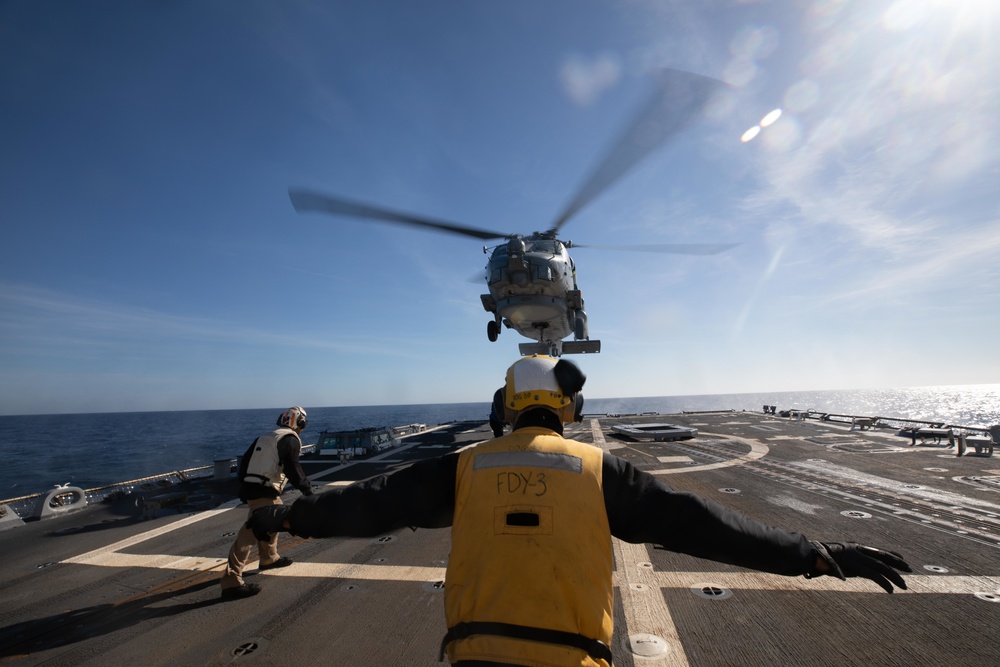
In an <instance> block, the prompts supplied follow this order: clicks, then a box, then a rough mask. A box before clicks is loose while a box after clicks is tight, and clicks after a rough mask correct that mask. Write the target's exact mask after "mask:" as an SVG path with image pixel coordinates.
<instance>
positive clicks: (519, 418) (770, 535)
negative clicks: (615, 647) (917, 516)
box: [249, 355, 910, 667]
mask: <svg viewBox="0 0 1000 667" xmlns="http://www.w3.org/2000/svg"><path fill="white" fill-rule="evenodd" d="M584 381H585V377H584V375H583V373H581V372H580V370H579V369H578V368H577V367H576V366H575V365H574V364H572V363H571V362H569V361H566V360H558V361H557V360H556V359H553V358H550V357H545V356H539V355H535V356H529V357H524V358H522V359H520V360H518V361H517V362H515V363H514V364H513V365H512V366H511V367H510V369H509V370H508V371H507V378H506V383H505V384H504V387H503V389H502V394H503V406H504V411H505V416H504V420H505V421H506V422H508V423H510V424H513V432H511V433H510V434H507V435H504V436H502V437H498V438H495V439H492V440H487V441H484V442H483V443H481V444H479V445H477V446H476V447H473V448H469V449H466V450H464V451H462V452H459V453H455V454H449V455H447V456H443V457H440V458H435V459H428V460H424V461H420V462H418V463H416V464H414V465H412V466H410V467H409V468H405V469H403V470H400V471H398V472H396V473H394V474H393V475H392V476H391V477H392V479H391V483H387V480H386V478H385V476H380V477H376V478H373V479H370V480H366V481H363V482H357V483H355V484H352V485H350V486H348V487H342V488H338V489H333V490H331V491H327V492H326V493H323V494H319V495H316V496H312V497H309V498H300V499H298V500H296V501H295V503H294V504H292V505H291V506H290V507H289V506H283V507H266V508H263V509H261V510H259V511H257V512H254V513H253V515H252V517H251V519H250V522H249V523H250V526H251V528H253V529H254V530H255V531H256V532H257V533H258V534H259V535H261V536H263V535H266V534H268V533H271V532H273V531H277V530H282V531H288V532H291V533H293V534H295V535H299V536H303V537H333V536H357V537H362V536H372V535H378V534H381V533H384V532H388V531H391V530H395V529H398V528H402V527H405V526H415V527H422V528H444V527H447V526H450V527H451V537H452V548H451V555H450V557H449V560H448V568H447V575H446V580H445V621H446V624H447V632H446V634H445V637H444V639H443V641H442V653H447V656H448V658H449V660H450V661H451V662H452V663H453V664H456V665H532V666H553V667H562V666H568V665H574V666H576V665H589V666H600V667H610V665H611V661H612V656H611V649H610V646H611V637H612V632H613V616H612V615H613V598H614V588H613V579H612V570H613V562H612V548H611V538H612V536H614V537H617V538H619V539H622V540H625V541H627V542H632V543H651V544H655V545H657V546H660V547H663V548H666V549H669V550H672V551H677V552H681V553H686V554H690V555H693V556H698V557H701V558H707V559H711V560H715V561H720V562H724V563H730V564H733V565H740V566H743V567H747V568H752V569H756V570H762V571H765V572H772V573H775V574H782V575H788V576H795V575H805V576H807V577H812V576H820V575H822V574H832V575H834V576H837V577H840V578H841V579H843V578H845V577H858V576H860V577H867V578H869V579H872V580H873V581H875V582H876V583H877V584H878V585H880V586H881V587H882V588H884V589H885V590H886V591H888V592H890V593H891V592H892V590H893V584H895V585H896V586H898V587H900V588H906V583H905V581H904V580H903V578H902V577H901V576H900V575H899V573H898V572H897V571H896V570H902V571H904V572H909V571H910V568H909V566H908V565H907V564H906V562H905V561H904V560H903V559H902V557H901V556H899V554H896V553H893V552H889V551H883V550H880V549H875V548H872V547H865V546H861V545H858V544H853V543H820V542H813V541H810V540H808V539H806V538H805V537H804V536H802V535H800V534H798V533H791V532H788V531H784V530H781V529H778V528H772V527H770V526H766V525H764V524H762V523H759V522H757V521H754V520H752V519H749V518H746V517H744V516H742V515H740V514H737V513H736V512H733V511H731V510H728V509H726V508H724V507H722V506H720V505H718V504H716V503H714V502H711V501H708V500H705V499H702V498H699V497H697V496H695V495H692V494H689V493H679V492H676V491H673V490H672V489H670V487H668V486H667V485H666V484H664V483H663V482H661V481H660V480H659V479H657V478H656V477H654V476H653V475H650V474H648V473H645V472H643V471H640V470H638V469H636V468H635V467H634V466H632V464H630V463H628V462H627V461H625V460H623V459H620V458H618V457H616V456H613V455H611V454H607V453H604V452H603V451H602V450H600V449H598V448H597V447H594V446H593V445H589V444H585V443H581V442H577V441H574V440H569V439H566V438H564V437H563V435H562V432H563V423H565V422H571V421H574V420H579V418H580V417H579V411H578V404H579V401H580V400H582V397H581V396H580V394H579V392H580V390H581V389H582V388H583V384H584ZM359 506H363V507H364V508H365V510H364V511H363V512H358V511H346V509H345V508H349V507H353V508H357V507H359Z"/></svg>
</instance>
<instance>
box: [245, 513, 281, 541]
mask: <svg viewBox="0 0 1000 667" xmlns="http://www.w3.org/2000/svg"><path fill="white" fill-rule="evenodd" d="M291 511H292V508H291V507H289V506H288V505H268V506H267V507H261V508H260V509H256V510H254V511H253V514H251V515H250V519H249V520H248V521H247V528H249V529H250V530H252V531H253V536H254V537H256V538H257V539H258V540H259V541H261V542H266V541H267V540H269V539H271V535H273V534H274V533H280V532H281V531H282V530H288V529H287V528H282V527H281V524H282V523H284V521H285V516H286V515H287V514H288V513H289V512H291Z"/></svg>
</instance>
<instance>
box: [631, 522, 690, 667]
mask: <svg viewBox="0 0 1000 667" xmlns="http://www.w3.org/2000/svg"><path fill="white" fill-rule="evenodd" d="M612 548H613V549H614V552H615V562H616V563H617V564H618V569H617V570H616V572H615V583H616V584H618V594H619V596H620V597H621V601H622V609H623V610H624V611H625V623H626V625H627V626H628V627H627V631H628V634H629V635H634V634H639V633H643V634H651V635H655V636H657V637H660V638H662V639H663V640H664V641H665V642H666V643H667V646H668V650H667V652H666V653H664V654H663V655H661V656H655V657H643V659H642V664H644V665H645V664H670V665H671V667H687V665H688V659H687V655H686V654H685V653H684V644H683V643H681V637H680V633H679V632H678V631H677V626H676V625H675V624H674V619H673V616H671V614H670V608H669V607H668V606H667V603H666V600H664V598H663V594H662V593H661V592H660V582H659V575H660V574H673V573H658V572H654V571H653V568H652V567H650V566H649V565H648V563H649V548H648V547H647V546H646V545H645V544H630V543H628V542H623V541H621V540H618V539H616V540H613V545H612ZM640 563H646V564H647V565H645V566H643V565H640ZM701 574H702V576H704V573H701ZM623 629H624V628H619V629H617V632H621V631H622V630H623Z"/></svg>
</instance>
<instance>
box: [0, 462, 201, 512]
mask: <svg viewBox="0 0 1000 667" xmlns="http://www.w3.org/2000/svg"><path fill="white" fill-rule="evenodd" d="M214 467H215V466H211V465H209V466H199V467H197V468H186V469H184V470H174V471H173V472H168V473H162V474H159V475H149V476H148V477H139V478H136V479H130V480H128V481H125V482H115V483H114V484H105V485H104V486H97V487H94V488H92V489H85V490H84V494H85V496H86V498H87V504H88V505H92V504H95V503H99V502H103V501H105V500H108V499H109V498H115V497H118V496H119V495H120V496H126V495H129V494H131V493H135V492H137V491H138V492H144V491H155V490H159V489H164V488H167V487H169V486H171V485H173V484H177V483H180V482H183V481H186V480H189V479H192V478H195V477H203V476H205V475H201V474H199V473H209V474H211V472H213V471H214ZM48 494H49V491H42V492H39V493H29V494H27V495H24V496H17V497H16V498H9V499H7V500H0V505H6V506H7V507H8V508H9V509H12V510H13V511H14V512H16V513H17V514H18V516H21V517H26V516H30V515H31V513H32V509H33V508H34V507H35V505H37V504H38V502H39V499H41V498H44V497H45V496H47V495H48Z"/></svg>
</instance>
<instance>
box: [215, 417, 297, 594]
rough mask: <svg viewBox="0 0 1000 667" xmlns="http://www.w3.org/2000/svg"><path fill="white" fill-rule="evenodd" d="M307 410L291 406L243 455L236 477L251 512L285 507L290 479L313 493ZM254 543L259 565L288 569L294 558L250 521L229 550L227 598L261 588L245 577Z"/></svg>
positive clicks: (225, 576)
mask: <svg viewBox="0 0 1000 667" xmlns="http://www.w3.org/2000/svg"><path fill="white" fill-rule="evenodd" d="M307 423H308V422H307V421H306V411H305V410H304V409H303V408H300V407H299V406H295V407H291V408H288V409H287V410H285V411H284V412H282V413H281V414H280V415H279V416H278V421H277V428H276V429H274V430H273V431H271V432H270V433H265V434H264V435H262V436H260V437H259V438H257V439H256V440H254V441H253V443H252V444H251V445H250V447H249V448H248V449H247V451H246V453H245V454H243V458H242V459H240V466H239V471H238V472H237V476H238V477H239V480H240V500H242V501H244V502H245V503H246V504H247V506H248V507H249V508H250V515H251V516H252V515H253V512H254V510H257V509H260V508H261V507H269V506H274V505H281V504H282V503H281V493H282V492H283V491H284V489H285V484H286V482H291V483H292V486H294V487H295V488H297V489H299V491H301V492H302V495H304V496H311V495H312V485H311V484H310V482H309V478H308V477H306V474H305V472H303V470H302V466H301V464H300V463H299V454H300V453H301V451H302V439H301V438H300V437H299V434H300V433H302V430H303V429H304V428H305V427H306V424H307ZM254 545H256V546H257V552H258V556H259V558H260V561H259V564H258V566H257V569H259V570H270V569H272V568H276V567H287V566H288V565H291V564H292V559H291V558H286V557H281V556H278V534H277V533H276V532H275V533H272V534H271V535H265V536H263V537H261V538H259V539H258V538H257V537H255V536H254V534H253V532H252V531H251V530H250V529H249V528H248V527H246V526H245V525H244V526H243V527H242V528H241V529H240V532H239V533H238V534H237V535H236V541H235V542H233V546H232V548H230V550H229V559H228V561H227V563H226V571H225V572H224V573H223V575H222V579H221V580H220V582H219V583H220V584H221V586H222V597H223V598H224V599H227V600H235V599H239V598H245V597H250V596H251V595H256V594H257V593H259V592H260V585H259V584H248V583H246V582H244V581H243V568H244V567H246V564H247V561H248V560H250V554H251V552H252V551H253V547H254Z"/></svg>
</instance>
